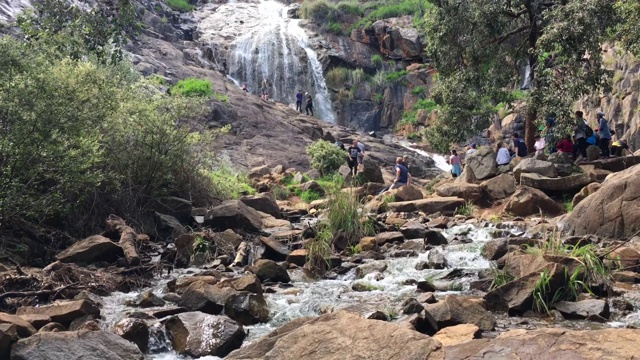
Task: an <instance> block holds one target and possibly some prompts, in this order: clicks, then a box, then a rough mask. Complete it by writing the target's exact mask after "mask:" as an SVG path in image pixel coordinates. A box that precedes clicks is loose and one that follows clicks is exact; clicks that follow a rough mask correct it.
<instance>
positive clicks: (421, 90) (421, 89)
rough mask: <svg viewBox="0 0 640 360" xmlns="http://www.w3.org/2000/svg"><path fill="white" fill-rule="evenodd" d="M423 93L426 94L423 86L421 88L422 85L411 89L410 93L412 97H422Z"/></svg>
mask: <svg viewBox="0 0 640 360" xmlns="http://www.w3.org/2000/svg"><path fill="white" fill-rule="evenodd" d="M425 92H426V90H425V88H424V86H422V85H418V86H416V87H414V88H413V89H411V93H412V94H413V95H416V96H422V95H424V94H425Z"/></svg>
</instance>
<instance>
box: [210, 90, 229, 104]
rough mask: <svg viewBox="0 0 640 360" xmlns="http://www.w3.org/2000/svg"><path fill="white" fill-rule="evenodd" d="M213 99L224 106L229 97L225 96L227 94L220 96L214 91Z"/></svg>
mask: <svg viewBox="0 0 640 360" xmlns="http://www.w3.org/2000/svg"><path fill="white" fill-rule="evenodd" d="M213 98H214V99H216V100H218V101H220V102H222V103H225V104H228V103H229V96H227V94H220V93H218V92H215V91H214V92H213Z"/></svg>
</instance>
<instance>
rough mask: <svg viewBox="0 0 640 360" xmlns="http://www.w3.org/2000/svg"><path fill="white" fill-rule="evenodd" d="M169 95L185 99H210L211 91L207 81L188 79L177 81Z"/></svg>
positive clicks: (209, 83)
mask: <svg viewBox="0 0 640 360" xmlns="http://www.w3.org/2000/svg"><path fill="white" fill-rule="evenodd" d="M171 94H173V95H178V96H187V97H211V96H212V95H213V89H212V85H211V82H210V81H209V80H202V79H196V78H189V79H184V80H180V81H178V83H177V84H175V85H174V86H173V87H172V88H171Z"/></svg>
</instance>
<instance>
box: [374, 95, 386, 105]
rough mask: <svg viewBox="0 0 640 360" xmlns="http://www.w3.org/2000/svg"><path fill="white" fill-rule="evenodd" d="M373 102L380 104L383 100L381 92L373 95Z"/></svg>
mask: <svg viewBox="0 0 640 360" xmlns="http://www.w3.org/2000/svg"><path fill="white" fill-rule="evenodd" d="M372 100H373V102H374V103H376V104H377V105H381V104H382V102H383V101H384V95H382V94H375V95H373V99H372Z"/></svg>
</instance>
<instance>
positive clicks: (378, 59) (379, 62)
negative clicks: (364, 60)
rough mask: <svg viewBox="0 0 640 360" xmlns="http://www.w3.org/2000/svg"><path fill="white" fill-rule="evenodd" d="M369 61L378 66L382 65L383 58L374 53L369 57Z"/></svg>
mask: <svg viewBox="0 0 640 360" xmlns="http://www.w3.org/2000/svg"><path fill="white" fill-rule="evenodd" d="M371 62H372V63H373V65H375V66H380V65H382V63H383V62H384V60H382V56H381V55H378V54H375V55H373V56H372V57H371Z"/></svg>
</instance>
